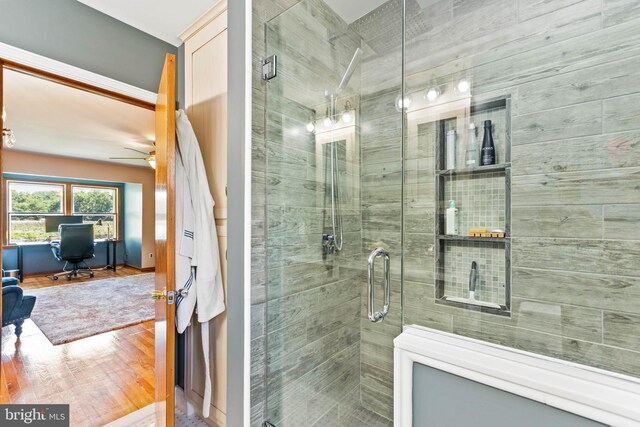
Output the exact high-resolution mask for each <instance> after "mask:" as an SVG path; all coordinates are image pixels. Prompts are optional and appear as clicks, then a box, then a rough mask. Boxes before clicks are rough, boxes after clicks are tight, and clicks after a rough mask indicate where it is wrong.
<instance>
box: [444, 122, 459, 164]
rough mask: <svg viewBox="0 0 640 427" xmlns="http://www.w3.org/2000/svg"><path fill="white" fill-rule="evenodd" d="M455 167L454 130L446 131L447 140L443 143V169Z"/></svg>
mask: <svg viewBox="0 0 640 427" xmlns="http://www.w3.org/2000/svg"><path fill="white" fill-rule="evenodd" d="M455 168H456V131H455V130H450V131H448V132H447V140H446V144H445V169H447V170H451V169H455Z"/></svg>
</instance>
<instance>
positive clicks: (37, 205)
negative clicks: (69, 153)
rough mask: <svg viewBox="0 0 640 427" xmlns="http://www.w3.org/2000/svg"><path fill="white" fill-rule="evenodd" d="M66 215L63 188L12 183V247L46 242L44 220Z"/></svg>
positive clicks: (10, 216) (10, 189) (10, 230)
mask: <svg viewBox="0 0 640 427" xmlns="http://www.w3.org/2000/svg"><path fill="white" fill-rule="evenodd" d="M63 213H64V185H60V184H44V183H26V182H9V237H10V239H9V240H10V243H24V242H42V241H45V240H47V238H48V237H51V234H52V233H47V232H46V231H45V226H44V220H45V217H47V216H49V215H62V214H63Z"/></svg>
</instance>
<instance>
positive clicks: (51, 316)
mask: <svg viewBox="0 0 640 427" xmlns="http://www.w3.org/2000/svg"><path fill="white" fill-rule="evenodd" d="M154 277H155V274H154V273H147V274H134V275H131V276H126V277H115V278H112V279H102V280H94V281H91V282H79V283H70V284H65V285H56V286H50V287H47V288H40V289H33V290H29V291H25V294H28V295H35V296H36V297H37V300H36V305H35V307H34V309H33V312H32V313H31V319H32V320H33V321H34V322H35V324H36V325H38V328H40V330H41V331H42V333H44V335H45V336H46V337H47V338H48V339H49V341H51V343H52V344H53V345H59V344H64V343H67V342H70V341H75V340H79V339H80V338H85V337H90V336H93V335H97V334H100V333H103V332H108V331H112V330H114V329H120V328H124V327H125V326H129V325H134V324H136V323H141V322H144V321H145V320H149V319H153V318H154V316H155V313H154V303H153V300H152V299H151V290H152V289H153V282H154Z"/></svg>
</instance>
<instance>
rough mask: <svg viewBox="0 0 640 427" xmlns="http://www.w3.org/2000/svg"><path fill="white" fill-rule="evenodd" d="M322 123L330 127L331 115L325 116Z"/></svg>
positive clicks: (331, 122)
mask: <svg viewBox="0 0 640 427" xmlns="http://www.w3.org/2000/svg"><path fill="white" fill-rule="evenodd" d="M322 124H323V125H324V127H326V128H330V127H331V125H332V124H333V120H331V117H325V118H324V120H323V121H322Z"/></svg>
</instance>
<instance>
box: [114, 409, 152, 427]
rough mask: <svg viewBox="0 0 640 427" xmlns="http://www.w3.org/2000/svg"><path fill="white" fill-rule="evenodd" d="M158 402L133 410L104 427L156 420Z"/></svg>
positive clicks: (124, 426) (127, 426) (117, 426)
mask: <svg viewBox="0 0 640 427" xmlns="http://www.w3.org/2000/svg"><path fill="white" fill-rule="evenodd" d="M155 413H156V404H155V403H152V404H151V405H147V406H145V407H144V408H140V409H138V410H137V411H134V412H131V413H130V414H127V415H125V416H124V417H122V418H118V419H117V420H115V421H113V422H110V423H109V424H105V426H104V427H129V426H132V425H135V424H137V423H139V422H142V421H145V420H152V421H153V420H155Z"/></svg>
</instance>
